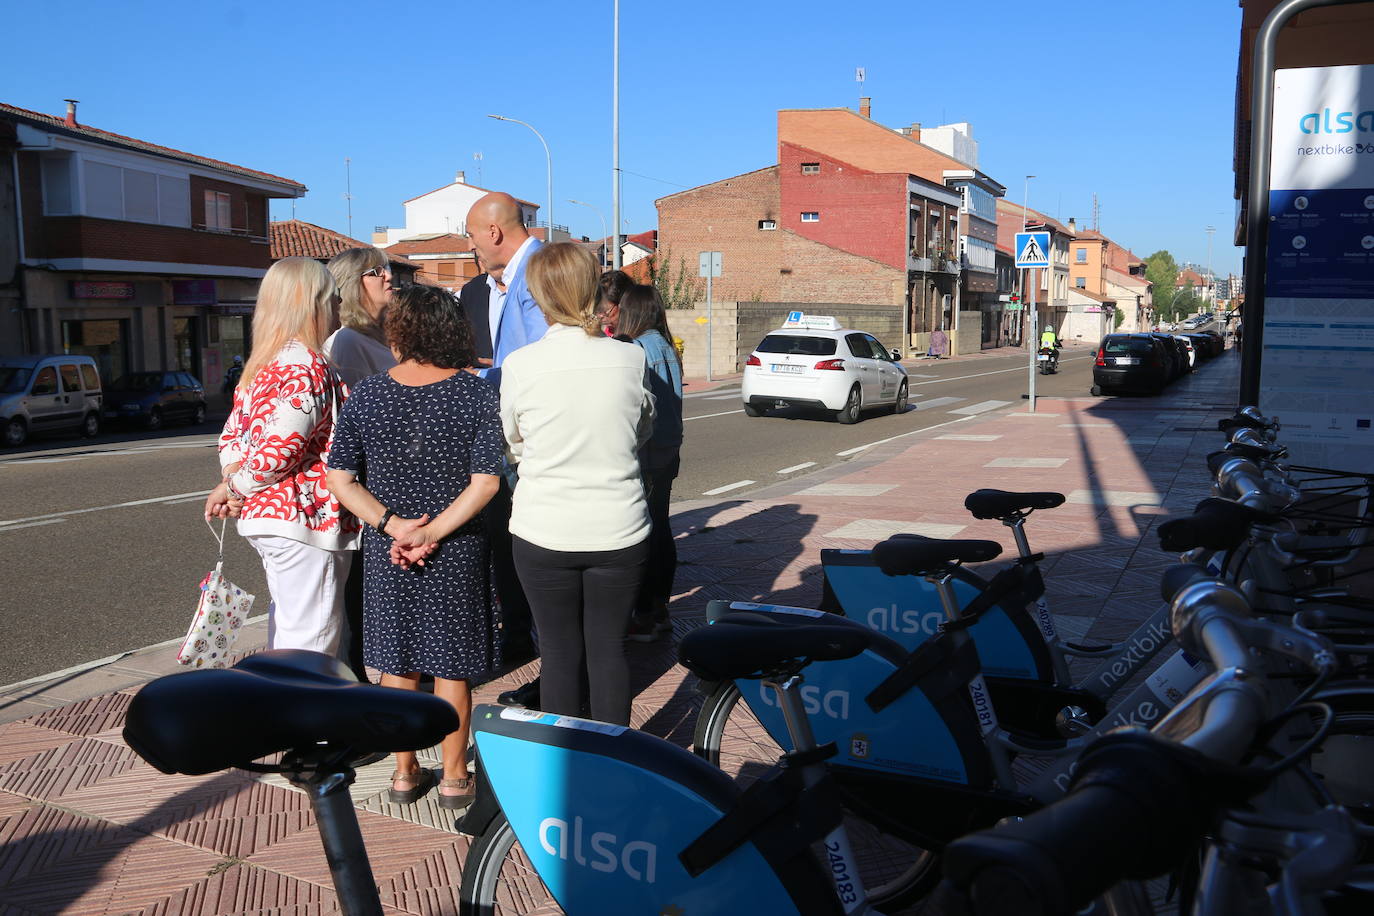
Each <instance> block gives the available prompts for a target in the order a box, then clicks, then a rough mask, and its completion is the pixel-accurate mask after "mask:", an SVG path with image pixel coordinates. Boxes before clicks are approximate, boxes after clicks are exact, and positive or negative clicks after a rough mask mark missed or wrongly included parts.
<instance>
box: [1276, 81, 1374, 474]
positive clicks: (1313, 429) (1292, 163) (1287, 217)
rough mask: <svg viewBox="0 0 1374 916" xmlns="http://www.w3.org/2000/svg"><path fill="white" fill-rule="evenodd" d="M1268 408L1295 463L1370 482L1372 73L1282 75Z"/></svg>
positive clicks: (1373, 453)
mask: <svg viewBox="0 0 1374 916" xmlns="http://www.w3.org/2000/svg"><path fill="white" fill-rule="evenodd" d="M1273 111H1274V121H1273V123H1274V128H1273V144H1272V147H1271V149H1272V165H1271V169H1270V189H1271V190H1270V193H1269V214H1270V222H1269V246H1268V252H1267V258H1266V262H1265V303H1264V357H1263V362H1262V364H1261V365H1262V367H1263V369H1262V372H1263V375H1262V378H1261V385H1260V397H1261V402H1260V408H1261V409H1262V410H1263V411H1264V412H1265V413H1267V414H1270V415H1275V416H1278V417H1279V418H1280V419H1281V420H1282V422H1283V434H1284V441H1285V442H1287V443H1290V449H1291V451H1292V453H1293V458H1294V460H1295V461H1297V462H1300V463H1303V464H1313V465H1322V466H1327V467H1338V468H1342V469H1346V470H1352V471H1371V470H1374V428H1372V427H1374V66H1343V67H1312V68H1305V69H1296V70H1278V71H1277V72H1276V73H1275V83H1274V109H1273Z"/></svg>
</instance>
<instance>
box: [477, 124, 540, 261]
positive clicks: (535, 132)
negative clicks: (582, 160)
mask: <svg viewBox="0 0 1374 916" xmlns="http://www.w3.org/2000/svg"><path fill="white" fill-rule="evenodd" d="M487 117H489V118H495V119H496V120H498V121H513V122H514V123H516V124H524V125H525V126H526V127H528V128H529V129H530V131H531V133H533V134H534V135H535V136H536V137H538V138H539V142H540V143H542V144H543V145H544V161H545V163H546V164H547V166H548V171H549V213H548V220H549V234H548V235H547V236H546V237H545V239H544V241H546V242H552V241H553V157H552V156H550V155H549V145H548V144H547V143H545V142H544V135H543V134H541V133H540V132H539V131H537V130H535V129H534V127H533V126H531V125H529V124H525V122H524V121H521V120H520V119H519V118H507V117H503V116H502V115H487Z"/></svg>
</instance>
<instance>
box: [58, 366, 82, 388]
mask: <svg viewBox="0 0 1374 916" xmlns="http://www.w3.org/2000/svg"><path fill="white" fill-rule="evenodd" d="M58 371H59V372H61V373H62V390H63V391H67V392H77V391H80V390H81V373H80V372H78V371H77V369H76V366H74V365H72V364H70V363H64V364H63V365H62V367H61V368H60V369H59V370H58Z"/></svg>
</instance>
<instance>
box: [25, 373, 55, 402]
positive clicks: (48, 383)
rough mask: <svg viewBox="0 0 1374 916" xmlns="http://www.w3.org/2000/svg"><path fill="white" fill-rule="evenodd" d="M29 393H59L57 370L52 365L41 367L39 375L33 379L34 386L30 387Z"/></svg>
mask: <svg viewBox="0 0 1374 916" xmlns="http://www.w3.org/2000/svg"><path fill="white" fill-rule="evenodd" d="M29 394H30V395H41V394H57V370H56V369H54V368H53V367H52V366H44V367H43V368H42V369H40V370H39V372H38V377H37V378H36V379H34V380H33V387H32V388H30V389H29Z"/></svg>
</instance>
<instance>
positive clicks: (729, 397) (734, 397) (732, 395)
mask: <svg viewBox="0 0 1374 916" xmlns="http://www.w3.org/2000/svg"><path fill="white" fill-rule="evenodd" d="M739 399H740V393H739V392H738V391H731V392H729V393H728V394H713V395H710V396H708V397H706V400H708V401H738V400H739Z"/></svg>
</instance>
